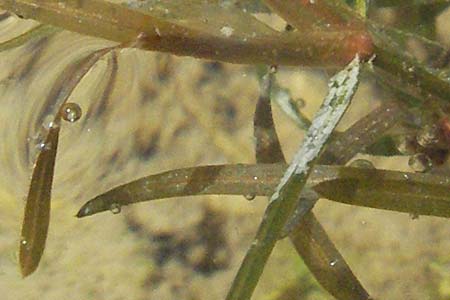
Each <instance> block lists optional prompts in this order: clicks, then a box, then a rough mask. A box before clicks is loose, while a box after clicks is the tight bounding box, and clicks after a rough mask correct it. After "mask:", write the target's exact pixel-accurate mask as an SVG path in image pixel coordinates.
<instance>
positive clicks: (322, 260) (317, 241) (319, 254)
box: [254, 68, 369, 300]
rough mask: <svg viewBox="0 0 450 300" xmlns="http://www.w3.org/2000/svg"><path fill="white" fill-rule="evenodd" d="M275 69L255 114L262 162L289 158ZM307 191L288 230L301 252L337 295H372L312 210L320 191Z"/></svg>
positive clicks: (343, 299)
mask: <svg viewBox="0 0 450 300" xmlns="http://www.w3.org/2000/svg"><path fill="white" fill-rule="evenodd" d="M272 70H273V69H272V68H271V69H270V71H269V72H268V73H267V74H266V75H265V76H264V77H263V78H262V80H261V94H260V97H259V99H258V102H257V104H256V111H255V117H254V136H255V139H256V147H255V153H256V161H257V162H258V163H277V162H278V163H285V162H286V160H285V158H284V155H283V152H282V150H281V145H280V142H279V139H278V135H277V133H276V129H275V126H274V122H273V117H272V108H271V101H270V100H271V99H270V97H269V96H270V95H271V94H272V93H271V88H272V85H273V81H274V80H275V78H274V74H273V73H274V72H272ZM310 179H311V178H310ZM304 194H305V193H303V195H302V196H300V197H299V200H298V204H297V206H298V207H297V209H296V213H295V214H294V216H293V218H292V217H291V220H290V221H289V223H290V222H292V221H293V222H295V225H296V226H295V227H294V228H289V229H290V230H289V231H288V234H289V238H290V240H291V241H292V243H293V244H294V247H295V249H296V250H297V252H298V254H299V255H300V257H301V258H302V260H303V261H304V262H305V264H306V265H307V266H308V268H309V270H310V271H311V272H312V273H313V275H314V277H315V278H316V280H317V281H318V282H319V283H320V284H321V285H322V286H323V287H324V288H325V289H326V290H327V291H328V292H329V293H330V294H331V295H333V296H335V297H336V299H338V300H347V299H354V300H366V299H368V298H369V296H368V293H367V292H366V291H365V290H364V288H363V286H362V285H361V283H360V282H359V281H358V279H357V278H356V277H355V275H353V272H352V270H351V269H350V267H349V266H348V265H347V263H346V262H345V260H344V258H343V257H342V255H341V254H340V253H339V251H338V250H337V249H336V247H334V245H333V242H332V241H331V240H330V239H329V237H328V235H327V233H326V232H325V230H324V229H323V228H322V225H320V223H319V221H317V219H316V217H315V216H314V214H313V212H312V211H311V209H312V207H313V206H314V204H315V203H316V202H317V200H318V198H317V197H316V195H313V196H312V197H307V196H305V195H304ZM297 212H299V213H297ZM292 219H294V220H292ZM289 223H288V224H287V225H288V226H289V225H290V224H289ZM286 227H287V226H285V229H284V230H286ZM311 250H313V251H311ZM337 259H338V260H339V268H331V269H330V262H332V261H335V260H337ZM336 282H339V283H342V284H339V285H336V284H334V283H336Z"/></svg>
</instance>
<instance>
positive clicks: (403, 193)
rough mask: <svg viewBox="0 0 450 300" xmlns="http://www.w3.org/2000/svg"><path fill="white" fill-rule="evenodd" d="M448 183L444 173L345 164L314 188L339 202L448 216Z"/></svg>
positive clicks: (449, 215) (449, 205)
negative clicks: (436, 174) (334, 177)
mask: <svg viewBox="0 0 450 300" xmlns="http://www.w3.org/2000/svg"><path fill="white" fill-rule="evenodd" d="M449 183H450V181H449V178H447V177H440V176H435V175H429V174H414V173H412V174H411V173H403V172H393V171H385V170H375V169H373V170H371V169H358V168H345V169H342V170H341V171H339V175H338V177H337V178H336V179H334V180H331V181H326V182H323V183H320V184H318V185H316V186H315V187H314V190H315V191H317V192H318V193H320V194H321V195H322V196H323V197H325V198H329V199H333V200H335V201H339V202H342V203H348V204H352V205H359V203H361V202H364V206H367V207H374V208H383V209H388V210H393V211H399V212H406V213H410V214H413V215H429V216H438V217H445V218H449V217H450V201H449V200H450V198H449V192H448V191H449Z"/></svg>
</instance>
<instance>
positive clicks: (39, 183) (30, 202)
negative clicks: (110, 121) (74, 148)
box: [19, 48, 112, 277]
mask: <svg viewBox="0 0 450 300" xmlns="http://www.w3.org/2000/svg"><path fill="white" fill-rule="evenodd" d="M111 49H112V48H105V49H101V50H98V51H96V52H94V53H92V54H90V55H89V56H87V57H86V58H84V59H81V60H80V61H78V62H77V63H75V64H74V65H73V66H69V67H68V68H67V69H66V70H65V71H66V72H68V74H70V75H69V77H66V78H64V80H60V81H59V82H58V84H56V85H55V86H54V87H53V88H52V91H51V92H50V95H49V99H54V101H55V102H56V103H57V104H59V105H60V106H58V107H62V106H63V105H64V104H65V103H66V102H67V100H68V99H69V97H70V95H71V94H72V92H73V90H74V89H75V88H76V86H77V85H78V83H79V82H80V81H81V79H82V78H83V77H84V75H86V73H87V72H88V71H89V70H90V69H91V68H92V66H93V65H94V64H95V63H96V62H97V61H98V60H99V59H100V58H101V57H102V56H103V55H104V54H106V53H108V52H109V51H111ZM74 69H75V70H76V71H75V72H74V73H72V72H71V71H73V70H74ZM60 121H61V112H60V109H59V110H58V112H57V113H56V115H55V118H54V119H53V122H52V126H50V128H49V130H48V133H47V136H46V137H45V140H44V142H43V143H41V144H40V145H39V146H40V148H41V151H40V153H39V154H38V156H37V159H36V163H35V165H34V168H33V174H32V177H31V183H30V188H29V191H28V196H27V201H26V204H25V211H24V219H23V225H22V236H21V241H20V250H19V252H20V253H19V264H20V268H21V272H22V275H23V276H24V277H25V276H28V275H30V274H31V273H33V272H34V271H35V270H36V268H37V267H38V265H39V262H40V260H41V257H42V254H43V252H44V248H45V241H46V239H47V233H48V226H49V221H50V201H51V189H52V183H53V172H54V168H55V159H56V153H57V147H58V137H59V126H60Z"/></svg>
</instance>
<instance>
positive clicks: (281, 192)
mask: <svg viewBox="0 0 450 300" xmlns="http://www.w3.org/2000/svg"><path fill="white" fill-rule="evenodd" d="M358 75H359V58H358V57H356V58H355V59H354V60H353V61H352V63H351V64H350V65H349V66H348V68H347V69H345V70H344V71H341V72H339V73H338V74H337V75H336V76H335V77H333V78H332V79H331V81H330V90H329V93H328V95H327V97H326V98H325V100H324V103H323V104H322V107H321V108H320V110H319V112H318V113H317V114H316V116H315V118H314V120H313V123H312V125H311V127H310V129H309V130H308V134H307V136H306V138H305V140H304V142H303V144H302V146H301V147H300V149H299V151H298V152H297V154H296V155H295V157H294V160H293V162H292V163H291V164H290V166H289V168H288V169H287V171H286V172H285V174H284V176H283V178H282V179H281V181H280V183H279V185H278V187H277V188H276V189H275V193H274V194H273V195H272V197H271V199H270V202H269V205H268V207H267V209H266V212H265V213H264V217H263V220H262V222H261V224H260V226H259V229H258V232H257V234H256V237H255V239H254V242H253V243H252V246H251V247H250V249H249V250H248V251H247V254H246V256H245V258H244V261H243V262H242V264H241V267H240V268H239V271H238V274H237V275H236V277H235V279H234V281H233V284H232V286H231V288H230V290H229V293H228V295H227V298H226V299H227V300H238V299H239V300H246V299H250V297H251V295H252V294H253V291H254V289H255V287H256V284H257V282H258V280H259V277H260V276H261V273H262V271H263V269H264V266H265V264H266V261H267V259H268V257H269V256H270V253H271V252H272V250H273V247H274V246H275V243H276V241H277V240H278V237H279V235H280V233H281V231H282V229H283V226H284V224H285V223H286V221H287V219H288V218H289V216H290V215H291V214H292V212H293V211H294V208H295V204H296V202H297V200H298V197H299V195H300V193H301V191H302V189H303V187H304V185H305V184H306V180H307V179H308V176H309V174H310V173H311V170H312V167H313V166H314V163H315V161H316V160H317V158H318V154H319V152H320V151H321V150H322V148H323V146H324V144H325V142H326V141H327V140H328V137H329V136H330V134H331V132H332V131H333V129H334V128H335V126H336V125H337V123H338V121H339V120H340V118H341V117H342V115H343V113H344V112H345V110H346V108H347V107H348V105H349V103H350V100H351V98H352V96H353V94H354V92H355V90H356V87H357V85H358Z"/></svg>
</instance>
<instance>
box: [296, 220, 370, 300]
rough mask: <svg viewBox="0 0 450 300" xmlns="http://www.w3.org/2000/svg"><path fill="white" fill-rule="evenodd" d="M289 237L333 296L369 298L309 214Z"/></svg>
mask: <svg viewBox="0 0 450 300" xmlns="http://www.w3.org/2000/svg"><path fill="white" fill-rule="evenodd" d="M289 237H290V238H291V240H292V243H293V244H294V246H295V249H296V250H297V252H298V253H299V254H300V255H301V257H302V258H303V261H304V263H305V264H306V265H307V266H308V268H309V269H310V270H311V272H312V273H313V274H314V275H315V277H316V279H317V280H318V281H319V282H320V284H321V285H322V286H323V287H324V288H325V289H326V290H327V291H328V292H329V293H330V294H331V295H333V296H334V297H335V298H336V299H339V300H344V299H352V300H368V299H371V298H370V296H369V294H368V293H367V292H366V291H365V290H364V288H363V286H362V285H361V284H360V283H359V281H358V279H357V278H356V277H355V275H353V272H352V271H351V269H350V267H349V266H348V265H347V263H346V262H345V260H344V258H343V257H342V256H341V254H340V253H339V251H338V250H337V249H336V247H335V246H334V244H333V243H332V242H331V240H330V239H329V238H328V235H327V233H326V232H325V230H324V229H323V227H322V226H321V225H320V223H319V222H318V221H317V219H316V218H315V217H314V215H313V214H307V215H305V216H304V218H302V220H301V222H300V223H298V225H297V228H296V230H294V231H293V232H292V234H291V235H289Z"/></svg>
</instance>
